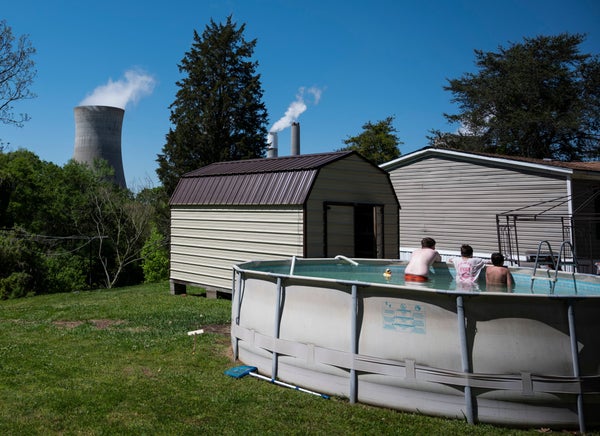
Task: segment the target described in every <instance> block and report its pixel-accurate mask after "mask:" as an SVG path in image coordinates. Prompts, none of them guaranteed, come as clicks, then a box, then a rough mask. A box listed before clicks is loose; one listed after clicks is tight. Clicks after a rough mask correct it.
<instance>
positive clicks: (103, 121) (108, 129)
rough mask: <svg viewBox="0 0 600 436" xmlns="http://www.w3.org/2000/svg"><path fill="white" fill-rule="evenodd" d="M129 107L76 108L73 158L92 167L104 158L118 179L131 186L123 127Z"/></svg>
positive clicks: (124, 185) (119, 183) (122, 184)
mask: <svg viewBox="0 0 600 436" xmlns="http://www.w3.org/2000/svg"><path fill="white" fill-rule="evenodd" d="M124 114H125V110H123V109H121V108H118V107H112V106H77V107H76V108H75V151H74V152H73V159H74V160H76V161H77V162H81V163H87V164H88V165H90V166H92V165H93V163H94V160H95V159H104V160H106V161H108V164H109V165H110V166H111V167H112V168H113V169H114V172H115V175H114V182H115V183H116V184H118V185H120V186H121V187H123V188H126V187H127V184H126V183H125V175H124V173H123V159H122V157H121V128H122V126H123V116H124Z"/></svg>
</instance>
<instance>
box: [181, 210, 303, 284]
mask: <svg viewBox="0 0 600 436" xmlns="http://www.w3.org/2000/svg"><path fill="white" fill-rule="evenodd" d="M302 255H303V213H302V208H301V207H299V206H295V207H284V206H277V207H260V208H258V207H257V208H252V207H247V206H246V207H241V206H230V207H216V206H212V207H210V206H195V207H194V206H185V207H183V206H173V207H172V208H171V280H172V281H176V282H182V283H187V284H194V285H198V286H201V287H205V288H207V289H217V290H230V289H231V277H232V266H233V265H234V264H236V263H240V262H244V261H249V260H257V259H261V260H272V259H279V258H282V257H291V256H302Z"/></svg>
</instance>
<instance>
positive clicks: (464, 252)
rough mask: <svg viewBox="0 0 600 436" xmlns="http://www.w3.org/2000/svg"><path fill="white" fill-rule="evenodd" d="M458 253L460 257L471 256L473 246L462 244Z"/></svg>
mask: <svg viewBox="0 0 600 436" xmlns="http://www.w3.org/2000/svg"><path fill="white" fill-rule="evenodd" d="M460 255H461V256H462V257H471V256H473V247H471V246H470V245H467V244H463V245H462V246H461V247H460Z"/></svg>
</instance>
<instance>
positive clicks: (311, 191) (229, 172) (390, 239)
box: [170, 151, 400, 293]
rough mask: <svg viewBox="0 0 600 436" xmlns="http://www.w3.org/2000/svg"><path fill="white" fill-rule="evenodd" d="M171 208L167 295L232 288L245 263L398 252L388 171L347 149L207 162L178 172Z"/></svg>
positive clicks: (396, 210)
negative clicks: (236, 266)
mask: <svg viewBox="0 0 600 436" xmlns="http://www.w3.org/2000/svg"><path fill="white" fill-rule="evenodd" d="M170 208H171V272H170V280H171V292H173V293H179V292H183V291H185V287H186V285H193V286H199V287H203V288H205V289H206V290H207V291H209V292H211V293H212V292H226V293H230V292H231V275H232V265H234V264H236V263H240V262H244V261H249V260H273V259H281V258H286V257H291V256H297V257H333V256H336V255H340V254H341V255H344V256H348V257H357V258H386V257H390V258H396V257H397V256H398V252H399V239H398V235H399V222H398V220H399V209H400V205H399V203H398V200H397V198H396V194H395V192H394V188H393V187H392V184H391V181H390V178H389V176H388V173H387V172H385V171H383V170H382V169H380V168H379V167H377V166H376V165H374V164H373V163H371V162H369V161H368V160H366V159H365V158H363V157H362V156H360V155H359V154H357V153H356V152H352V151H343V152H333V153H321V154H305V155H298V156H285V157H280V158H268V159H251V160H241V161H231V162H218V163H214V164H211V165H208V166H206V167H203V168H200V169H198V170H196V171H192V172H190V173H188V174H185V175H184V176H183V177H182V178H181V180H180V181H179V184H178V185H177V188H176V189H175V192H174V193H173V195H172V197H171V200H170Z"/></svg>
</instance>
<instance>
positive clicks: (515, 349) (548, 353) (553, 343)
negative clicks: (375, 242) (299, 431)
mask: <svg viewBox="0 0 600 436" xmlns="http://www.w3.org/2000/svg"><path fill="white" fill-rule="evenodd" d="M260 264H262V265H264V264H265V262H260ZM253 265H256V263H254V264H253V263H247V264H241V265H239V266H237V267H236V268H235V271H236V273H235V279H234V292H233V301H232V303H233V304H232V312H233V313H232V315H233V317H232V319H233V322H232V341H233V345H234V354H235V356H236V357H237V358H238V359H239V360H241V361H242V362H244V363H246V364H249V365H253V366H257V367H258V368H259V372H261V373H263V374H265V375H268V376H270V377H276V378H279V379H281V380H283V381H286V382H288V383H293V384H296V385H300V386H303V387H306V388H309V389H313V390H317V391H320V392H323V393H326V394H329V395H339V396H343V397H347V398H349V399H350V401H351V402H355V401H358V402H364V403H367V404H373V405H378V406H384V407H391V408H396V409H399V410H405V411H410V412H416V413H424V414H428V415H434V416H444V417H451V418H459V419H467V421H469V422H487V423H493V424H501V425H510V426H524V427H528V426H547V427H561V428H565V427H566V428H571V427H579V428H580V429H581V428H582V427H585V426H586V425H587V426H594V425H598V424H599V423H600V420H599V418H598V415H599V414H598V411H600V396H599V394H598V385H599V383H600V370H599V366H600V363H599V362H600V335H597V334H596V332H598V331H599V327H600V321H599V317H598V314H599V313H600V311H599V310H600V298H597V297H590V296H572V297H568V298H567V297H561V296H554V295H553V296H543V295H522V294H502V293H464V292H456V291H444V290H429V289H426V288H412V287H410V286H390V285H377V284H368V283H360V282H352V281H341V280H327V279H321V278H318V279H317V278H307V277H299V276H287V275H278V274H271V273H264V272H258V271H252V267H253ZM381 265H382V266H383V265H385V262H382V264H381ZM459 300H460V302H461V303H460V304H461V305H462V309H460V310H464V318H463V317H461V316H458V313H459V308H458V307H457V305H458V301H459ZM278 308H279V310H278ZM390 311H391V312H390ZM403 314H404V316H403ZM573 314H574V315H573ZM390 315H393V317H395V318H394V319H396V320H397V321H398V322H394V321H393V320H391V318H390ZM461 319H462V320H461ZM463 321H464V323H463ZM353 331H354V332H353ZM353 340H355V341H356V343H354V344H353ZM574 344H577V345H576V349H577V352H576V353H575V354H574V353H573V352H572V350H573V347H574ZM575 367H576V368H575Z"/></svg>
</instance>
